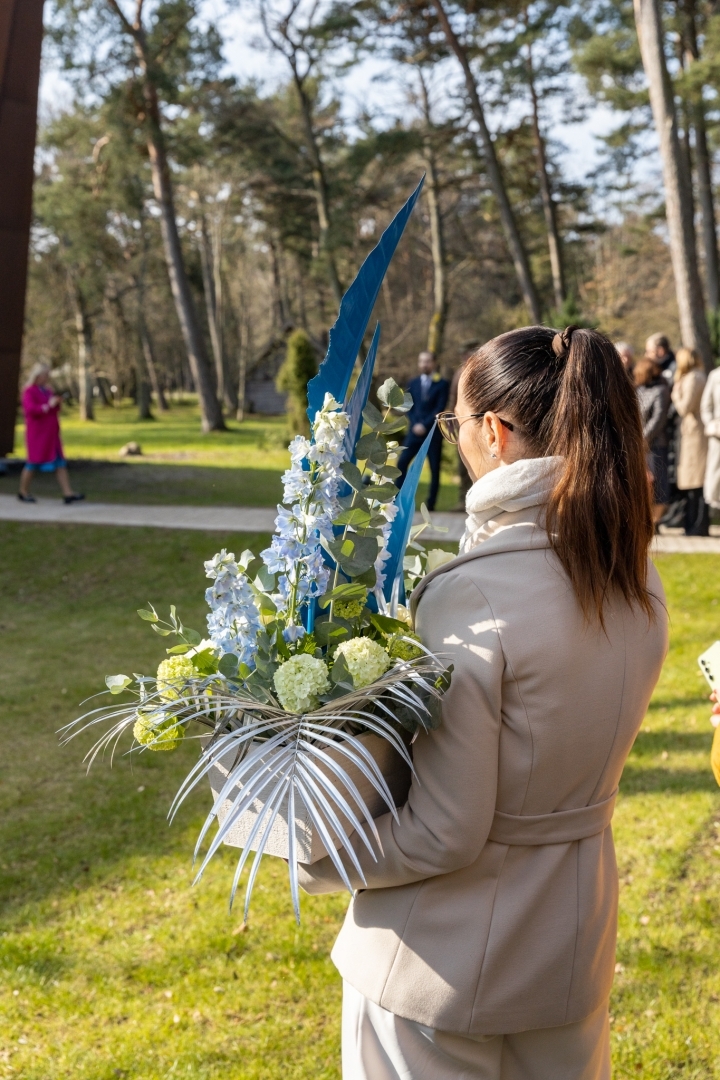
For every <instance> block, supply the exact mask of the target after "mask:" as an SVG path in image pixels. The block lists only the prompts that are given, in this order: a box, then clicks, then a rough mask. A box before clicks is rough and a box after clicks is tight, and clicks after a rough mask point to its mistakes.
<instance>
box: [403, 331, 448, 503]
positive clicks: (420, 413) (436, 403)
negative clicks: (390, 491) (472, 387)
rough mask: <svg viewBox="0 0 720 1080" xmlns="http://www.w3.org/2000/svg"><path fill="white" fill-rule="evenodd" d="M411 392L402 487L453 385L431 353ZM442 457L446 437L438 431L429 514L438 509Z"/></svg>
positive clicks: (431, 455) (423, 357) (431, 456)
mask: <svg viewBox="0 0 720 1080" xmlns="http://www.w3.org/2000/svg"><path fill="white" fill-rule="evenodd" d="M408 390H409V391H410V393H411V394H412V399H413V406H412V409H411V410H410V412H409V413H408V422H409V427H408V433H407V435H406V436H405V443H404V445H403V451H402V453H401V454H400V460H399V461H398V468H399V469H400V474H401V475H400V477H399V478H398V486H400V487H401V486H402V483H403V481H404V479H405V475H406V473H407V471H408V469H409V468H410V462H411V461H412V460H413V458H414V457H415V455H416V454H417V452H418V450H419V449H420V447H421V446H422V444H423V442H424V441H425V436H426V435H427V433H428V431H429V430H430V428H431V427H432V426H433V424H434V423H435V417H436V416H437V414H438V413H439V412H442V411H443V409H445V407H446V405H447V400H448V395H449V393H450V383H449V382H448V381H447V379H443V378H441V376H440V375H439V373H438V371H437V367H436V363H435V357H434V356H433V354H432V353H431V352H421V353H420V355H419V356H418V375H417V376H416V378H414V379H412V380H411V382H410V384H409V386H408ZM441 455H442V435H441V434H440V431H439V429H438V428H436V429H435V432H434V434H433V437H432V441H431V443H430V449H429V450H428V456H427V459H428V464H429V465H430V491H429V493H428V497H427V508H428V510H434V509H435V503H436V501H437V496H438V491H439V489H440V458H441Z"/></svg>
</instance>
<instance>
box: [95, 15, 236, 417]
mask: <svg viewBox="0 0 720 1080" xmlns="http://www.w3.org/2000/svg"><path fill="white" fill-rule="evenodd" d="M109 3H110V6H111V7H112V8H113V10H114V11H115V12H116V14H117V15H118V16H119V18H120V19H121V21H122V23H123V26H124V28H125V30H126V31H127V32H128V33H129V34H131V35H132V38H133V42H134V46H135V55H136V56H137V59H138V63H139V65H140V68H141V71H142V74H143V99H144V102H145V125H146V132H147V146H148V157H149V159H150V167H151V171H152V181H153V193H154V195H155V199H156V201H157V203H158V206H159V207H160V228H161V232H162V238H163V247H164V250H165V262H166V264H167V270H168V277H169V279H170V289H171V291H172V295H173V300H174V301H175V309H176V311H177V316H178V320H179V322H180V329H181V331H182V335H183V340H184V342H185V348H186V350H187V355H188V362H189V364H190V369H191V371H192V375H193V379H194V382H195V387H196V389H197V393H198V399H199V402H200V415H201V418H202V430H203V431H223V430H224V428H225V424H224V422H223V416H222V409H221V408H220V404H219V402H218V400H217V398H216V397H215V392H214V387H213V380H212V377H211V372H210V364H209V363H208V358H207V353H206V350H205V343H204V341H203V336H202V331H201V329H200V322H199V320H198V317H197V311H196V310H195V304H194V302H193V297H192V292H191V290H190V282H189V281H188V276H187V270H186V269H185V261H184V259H183V253H182V246H181V244H180V234H179V232H178V225H177V217H176V214H175V201H174V197H173V186H172V179H171V177H170V167H169V165H168V160H167V153H166V150H165V138H164V135H163V130H162V122H161V116H160V102H159V100H158V94H157V87H156V85H155V79H154V72H153V70H152V61H151V59H150V57H149V55H148V51H147V42H146V39H145V31H144V29H143V27H142V25H141V24H140V23H139V21H138V22H137V23H136V24H135V25H131V24H130V23H129V22H128V20H127V18H126V17H125V15H124V14H123V12H122V9H121V8H120V6H119V4H118V3H117V0H109ZM139 7H140V6H139Z"/></svg>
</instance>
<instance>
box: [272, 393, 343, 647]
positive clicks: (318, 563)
mask: <svg viewBox="0 0 720 1080" xmlns="http://www.w3.org/2000/svg"><path fill="white" fill-rule="evenodd" d="M348 423H349V420H348V416H347V413H345V412H344V411H343V410H342V407H341V406H340V405H339V404H338V402H337V401H335V399H334V398H333V397H332V395H331V394H326V395H325V401H324V402H323V406H322V409H320V410H319V411H318V412H317V413H316V415H315V421H314V423H313V442H310V441H309V440H308V439H306V438H304V437H303V436H302V435H297V436H296V437H295V438H294V439H293V440H292V442H291V443H290V446H289V450H290V460H291V465H290V468H289V469H288V470H287V472H285V473H284V474H283V478H282V480H283V503H284V505H283V506H278V515H277V517H276V519H275V535H274V536H273V538H272V542H271V544H270V547H269V548H266V549H265V551H262V552H261V553H260V557H261V558H262V560H263V562H264V563H265V566H266V567H267V569H268V570H269V571H270V573H271V574H278V575H279V580H278V586H277V588H278V594H277V596H276V597H275V600H276V602H279V612H280V614H281V615H282V616H284V617H285V618H286V619H287V633H286V635H285V639H286V640H287V641H294V640H297V638H298V637H300V636H302V628H301V627H300V626H298V625H297V623H298V622H299V620H298V618H297V609H298V606H299V605H300V604H301V603H303V602H304V601H306V600H310V599H313V598H314V597H317V596H321V595H322V594H323V593H324V592H325V590H326V588H327V585H328V581H329V579H330V570H329V568H328V567H327V565H326V563H325V560H324V558H323V553H322V548H321V546H320V535H322V536H324V537H326V538H327V539H331V538H332V535H333V528H332V521H333V517H335V516H336V514H337V512H338V503H337V494H338V489H339V486H340V482H341V480H342V474H341V472H340V465H341V464H342V462H343V461H344V459H345V453H344V446H343V443H344V437H345V431H346V430H347V426H348Z"/></svg>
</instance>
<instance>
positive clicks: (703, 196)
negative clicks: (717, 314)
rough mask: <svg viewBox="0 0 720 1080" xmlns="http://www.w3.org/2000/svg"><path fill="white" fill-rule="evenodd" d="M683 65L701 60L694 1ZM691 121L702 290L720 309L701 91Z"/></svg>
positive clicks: (689, 3)
mask: <svg viewBox="0 0 720 1080" xmlns="http://www.w3.org/2000/svg"><path fill="white" fill-rule="evenodd" d="M683 14H684V21H685V26H684V33H683V37H684V39H685V63H686V65H687V67H688V68H689V67H691V66H692V64H694V63H695V61H696V60H697V59H699V56H700V47H699V45H698V37H697V20H696V0H684V2H683ZM689 110H690V119H691V123H692V126H693V130H694V132H695V170H696V173H697V192H698V202H699V203H700V213H701V215H702V236H703V255H704V257H705V289H706V296H707V303H708V307H709V308H711V309H712V310H713V311H717V310H718V308H719V307H720V266H719V264H718V242H717V228H716V225H715V200H714V197H713V186H712V158H711V156H710V150H709V148H708V141H707V124H706V119H705V104H704V102H703V97H702V89H699V90H696V91H695V93H694V95H693V100H692V101H691V102H690V104H689Z"/></svg>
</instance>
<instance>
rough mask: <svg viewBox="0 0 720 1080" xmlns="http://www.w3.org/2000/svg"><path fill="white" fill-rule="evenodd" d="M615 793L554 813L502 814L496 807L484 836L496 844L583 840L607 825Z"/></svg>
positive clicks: (554, 842)
mask: <svg viewBox="0 0 720 1080" xmlns="http://www.w3.org/2000/svg"><path fill="white" fill-rule="evenodd" d="M616 796H617V791H614V792H613V794H612V795H611V796H610V798H609V799H605V801H604V802H599V803H593V804H592V806H579V807H577V809H575V810H558V811H557V812H556V813H554V814H503V813H502V812H501V811H500V810H496V811H495V816H494V818H493V823H492V828H491V829H490V836H489V838H488V839H490V840H493V841H494V842H495V843H496V844H513V845H517V846H522V847H524V846H526V845H531V846H539V845H542V844H568V843H571V842H572V841H573V840H585V839H586V838H587V837H588V836H596V835H597V833H601V832H603V831H604V830H605V829H606V828H607V827H608V825H609V824H610V822H611V820H612V816H613V810H614V809H615V798H616Z"/></svg>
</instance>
